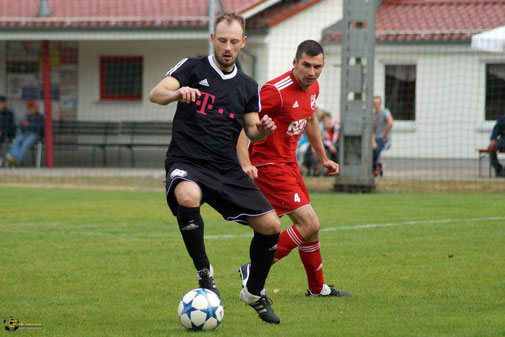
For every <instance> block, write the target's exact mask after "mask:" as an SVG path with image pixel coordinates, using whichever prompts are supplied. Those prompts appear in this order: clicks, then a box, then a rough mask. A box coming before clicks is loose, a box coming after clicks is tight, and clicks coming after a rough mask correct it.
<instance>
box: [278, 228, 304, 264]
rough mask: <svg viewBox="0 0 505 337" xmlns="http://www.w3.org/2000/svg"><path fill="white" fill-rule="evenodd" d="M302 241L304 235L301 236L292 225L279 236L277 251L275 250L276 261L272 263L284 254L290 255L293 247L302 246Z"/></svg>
mask: <svg viewBox="0 0 505 337" xmlns="http://www.w3.org/2000/svg"><path fill="white" fill-rule="evenodd" d="M302 243H303V236H301V234H300V233H299V232H298V230H297V229H296V227H295V226H291V227H289V228H288V229H286V230H285V231H282V233H281V235H280V236H279V242H278V243H277V251H276V252H275V256H274V261H273V262H272V263H275V262H277V261H279V260H280V259H282V258H283V257H284V256H286V255H288V254H289V253H290V252H291V251H292V250H293V248H295V247H297V246H300V245H301V244H302Z"/></svg>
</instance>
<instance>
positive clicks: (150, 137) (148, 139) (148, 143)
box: [107, 121, 172, 167]
mask: <svg viewBox="0 0 505 337" xmlns="http://www.w3.org/2000/svg"><path fill="white" fill-rule="evenodd" d="M171 134H172V123H171V122H128V121H125V122H121V124H120V127H119V135H118V137H116V138H115V139H113V140H111V141H110V142H109V143H108V144H107V146H112V147H118V148H119V162H121V149H122V148H126V149H127V150H128V151H129V152H130V164H131V167H135V154H134V149H135V148H140V147H144V148H153V147H162V148H168V145H169V144H170V139H171Z"/></svg>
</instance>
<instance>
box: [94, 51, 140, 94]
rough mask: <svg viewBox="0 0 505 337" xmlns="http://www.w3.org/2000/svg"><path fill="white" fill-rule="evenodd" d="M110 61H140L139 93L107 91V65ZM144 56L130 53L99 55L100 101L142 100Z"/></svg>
mask: <svg viewBox="0 0 505 337" xmlns="http://www.w3.org/2000/svg"><path fill="white" fill-rule="evenodd" d="M111 62H116V63H140V81H141V84H140V93H138V94H133V93H120V94H108V93H107V87H106V83H107V81H106V80H107V67H106V66H107V65H108V64H109V63H111ZM143 73H144V57H143V56H132V55H119V56H113V55H102V56H100V100H101V101H140V100H142V90H143Z"/></svg>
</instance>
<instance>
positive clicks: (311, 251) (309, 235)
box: [237, 40, 351, 297]
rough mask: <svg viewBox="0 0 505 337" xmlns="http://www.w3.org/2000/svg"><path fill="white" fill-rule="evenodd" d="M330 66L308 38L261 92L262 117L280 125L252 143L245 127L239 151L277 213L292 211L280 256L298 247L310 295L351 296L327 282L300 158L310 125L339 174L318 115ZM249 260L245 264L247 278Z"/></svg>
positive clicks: (325, 162)
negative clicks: (290, 64)
mask: <svg viewBox="0 0 505 337" xmlns="http://www.w3.org/2000/svg"><path fill="white" fill-rule="evenodd" d="M323 67H324V51H323V48H322V47H321V45H320V44H319V43H318V42H316V41H313V40H307V41H304V42H302V43H301V44H300V45H299V46H298V49H297V51H296V57H295V58H294V60H293V69H292V70H290V71H288V72H286V73H284V74H283V75H281V76H279V77H277V78H275V79H273V80H271V81H269V82H267V83H266V84H265V85H264V86H263V87H262V88H261V91H260V101H261V112H260V117H261V116H262V115H264V114H267V115H268V116H270V117H271V118H272V120H273V121H274V122H275V124H276V126H277V129H276V130H275V131H274V132H273V133H272V134H271V135H270V136H269V137H267V138H265V139H264V140H262V141H259V142H256V143H251V144H250V145H249V146H248V140H247V137H245V134H244V133H243V132H242V134H241V136H240V138H239V142H238V145H237V152H238V156H239V159H240V163H241V165H242V168H243V169H244V171H245V172H246V173H247V174H248V175H249V176H250V177H251V178H252V179H254V182H255V183H256V185H258V187H259V188H260V190H261V192H263V194H264V195H265V196H266V197H267V199H268V200H269V201H270V203H271V204H272V206H273V207H274V208H275V211H276V212H277V215H278V216H280V217H282V216H284V215H288V216H289V217H290V218H291V220H292V221H293V225H292V226H291V227H289V228H288V229H286V230H284V231H283V232H282V233H281V235H280V238H279V242H278V244H277V251H276V253H275V256H274V261H273V263H275V262H276V261H278V260H280V259H282V258H283V257H284V256H286V255H288V254H289V253H290V252H291V250H293V249H294V248H296V247H298V252H299V254H300V258H301V260H302V262H303V265H304V267H305V272H306V274H307V280H308V289H307V291H306V293H305V294H306V295H307V296H335V297H342V296H351V294H349V293H348V292H345V291H339V290H335V289H334V288H333V286H329V285H327V284H326V283H325V282H324V277H323V264H322V258H321V252H320V247H319V235H318V233H319V228H320V224H319V218H318V216H317V214H316V213H315V212H314V209H313V208H312V206H311V205H310V198H309V194H308V192H307V189H306V187H305V184H304V182H303V179H302V175H301V172H300V168H299V167H298V163H297V161H296V147H297V143H298V139H299V138H300V136H301V134H302V133H303V131H304V130H305V134H306V135H307V138H308V140H309V142H310V144H311V145H312V147H313V148H314V150H315V152H316V154H317V156H318V157H319V160H320V161H321V164H322V166H324V167H325V168H326V169H327V170H328V174H329V175H336V174H338V169H339V167H338V164H337V163H335V162H334V161H332V160H330V159H329V158H328V157H327V155H326V153H325V149H324V146H323V142H322V139H321V131H320V128H319V124H318V121H317V118H316V116H315V114H314V112H315V110H316V100H317V97H318V96H319V83H318V82H317V79H318V77H319V75H320V74H321V71H322V70H323ZM248 267H249V265H248V264H244V265H242V266H241V267H240V270H239V271H240V273H241V276H242V278H243V279H244V278H245V277H247V274H248Z"/></svg>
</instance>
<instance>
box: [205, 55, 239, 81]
mask: <svg viewBox="0 0 505 337" xmlns="http://www.w3.org/2000/svg"><path fill="white" fill-rule="evenodd" d="M207 58H208V60H209V64H210V66H211V67H212V68H214V70H215V71H216V73H218V74H219V76H221V78H222V79H223V80H229V79H230V78H234V77H235V75H237V66H236V65H235V64H234V65H233V71H232V72H231V73H229V74H225V73H223V71H222V70H221V69H219V67H218V66H217V65H216V64H215V63H214V60H213V59H212V55H209V56H208V57H207Z"/></svg>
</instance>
